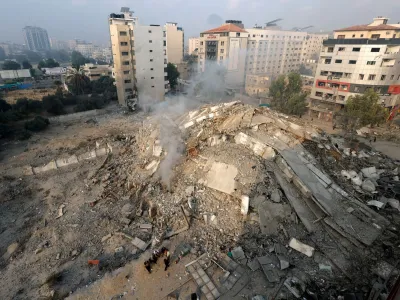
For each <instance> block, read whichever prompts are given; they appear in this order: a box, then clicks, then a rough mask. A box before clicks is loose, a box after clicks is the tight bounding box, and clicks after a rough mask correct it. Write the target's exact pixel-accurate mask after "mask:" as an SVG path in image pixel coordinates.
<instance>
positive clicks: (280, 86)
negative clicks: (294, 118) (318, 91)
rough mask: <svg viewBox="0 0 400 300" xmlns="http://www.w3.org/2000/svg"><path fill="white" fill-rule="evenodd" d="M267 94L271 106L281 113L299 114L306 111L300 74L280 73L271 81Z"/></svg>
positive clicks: (305, 96)
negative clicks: (270, 99) (286, 74)
mask: <svg viewBox="0 0 400 300" xmlns="http://www.w3.org/2000/svg"><path fill="white" fill-rule="evenodd" d="M269 95H270V97H271V98H272V101H271V106H272V107H273V108H274V109H276V110H278V111H280V112H283V113H286V114H293V115H299V116H301V115H302V114H304V113H305V111H306V98H307V93H306V92H303V91H302V81H301V77H300V74H298V73H290V74H289V75H288V76H284V75H281V76H279V77H278V78H277V79H276V80H275V81H273V82H272V83H271V86H270V88H269Z"/></svg>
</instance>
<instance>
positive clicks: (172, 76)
mask: <svg viewBox="0 0 400 300" xmlns="http://www.w3.org/2000/svg"><path fill="white" fill-rule="evenodd" d="M167 77H168V81H169V86H170V87H171V90H173V89H175V87H176V85H177V84H178V78H179V72H178V69H177V68H176V67H175V65H174V64H171V63H168V65H167Z"/></svg>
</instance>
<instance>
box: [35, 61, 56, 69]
mask: <svg viewBox="0 0 400 300" xmlns="http://www.w3.org/2000/svg"><path fill="white" fill-rule="evenodd" d="M59 66H60V64H59V63H58V62H56V61H55V60H54V59H52V58H48V59H43V60H41V61H40V62H39V64H38V69H39V70H41V69H42V68H56V67H59Z"/></svg>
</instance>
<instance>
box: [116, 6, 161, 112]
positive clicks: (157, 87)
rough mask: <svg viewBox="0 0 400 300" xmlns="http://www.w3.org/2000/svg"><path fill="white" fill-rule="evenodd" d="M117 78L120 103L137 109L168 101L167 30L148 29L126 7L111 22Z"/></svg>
mask: <svg viewBox="0 0 400 300" xmlns="http://www.w3.org/2000/svg"><path fill="white" fill-rule="evenodd" d="M109 26H110V37H111V49H112V60H113V74H114V77H115V82H116V87H117V94H118V102H119V103H120V104H121V105H124V106H128V107H130V108H131V109H134V106H135V105H136V103H137V100H138V99H140V101H141V104H143V105H146V103H150V102H151V103H154V102H159V101H163V100H164V95H165V92H166V91H167V88H168V81H167V77H166V76H167V73H166V67H167V54H166V53H167V51H166V48H167V46H166V45H167V42H166V32H165V30H164V27H162V26H159V25H150V26H144V25H140V24H139V20H138V18H137V17H134V16H133V13H132V12H131V11H129V8H126V7H123V8H122V9H121V13H120V14H111V15H110V18H109Z"/></svg>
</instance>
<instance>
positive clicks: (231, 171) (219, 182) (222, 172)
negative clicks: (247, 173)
mask: <svg viewBox="0 0 400 300" xmlns="http://www.w3.org/2000/svg"><path fill="white" fill-rule="evenodd" d="M237 174H238V169H237V168H236V167H235V166H234V165H227V164H224V163H221V162H213V163H212V165H211V169H210V171H209V172H208V173H207V178H206V180H207V182H206V186H208V187H209V188H212V189H215V190H217V191H220V192H223V193H226V194H232V193H233V192H234V191H235V177H236V175H237Z"/></svg>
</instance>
